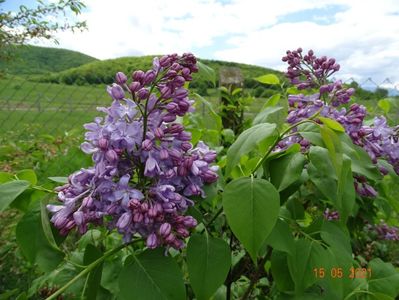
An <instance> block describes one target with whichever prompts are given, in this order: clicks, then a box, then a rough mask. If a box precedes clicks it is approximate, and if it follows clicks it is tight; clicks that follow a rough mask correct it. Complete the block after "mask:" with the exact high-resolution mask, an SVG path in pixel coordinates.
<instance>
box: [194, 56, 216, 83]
mask: <svg viewBox="0 0 399 300" xmlns="http://www.w3.org/2000/svg"><path fill="white" fill-rule="evenodd" d="M197 66H198V69H199V70H198V74H199V75H200V76H201V77H202V78H203V79H205V80H206V81H208V82H211V83H212V85H213V86H216V72H215V70H214V69H212V68H211V67H208V66H207V65H206V64H204V63H202V62H200V61H197Z"/></svg>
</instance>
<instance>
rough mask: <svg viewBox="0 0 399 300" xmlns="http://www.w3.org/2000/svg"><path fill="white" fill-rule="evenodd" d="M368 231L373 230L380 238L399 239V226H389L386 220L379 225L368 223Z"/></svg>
mask: <svg viewBox="0 0 399 300" xmlns="http://www.w3.org/2000/svg"><path fill="white" fill-rule="evenodd" d="M365 228H366V230H367V231H368V232H373V233H374V234H376V235H377V238H378V239H380V240H387V241H399V228H398V227H395V226H388V225H387V224H386V223H385V222H381V223H380V224H378V225H371V224H367V225H366V227H365Z"/></svg>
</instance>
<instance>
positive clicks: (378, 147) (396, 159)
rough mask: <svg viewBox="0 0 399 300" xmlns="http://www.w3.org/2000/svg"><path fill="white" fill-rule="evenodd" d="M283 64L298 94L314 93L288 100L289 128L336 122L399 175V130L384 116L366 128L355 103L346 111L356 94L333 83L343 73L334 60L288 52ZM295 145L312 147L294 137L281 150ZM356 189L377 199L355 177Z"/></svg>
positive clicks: (299, 51) (363, 110)
mask: <svg viewBox="0 0 399 300" xmlns="http://www.w3.org/2000/svg"><path fill="white" fill-rule="evenodd" d="M282 60H283V61H284V62H287V63H288V65H289V67H288V69H287V73H286V76H287V77H288V78H289V79H290V81H291V83H292V84H294V85H295V86H296V87H297V89H298V90H305V89H306V90H309V92H310V93H311V92H314V93H313V94H311V95H305V94H298V95H290V96H289V97H288V104H289V113H288V117H287V122H288V123H289V124H295V123H297V122H299V121H301V120H305V119H308V118H310V117H312V116H314V115H315V114H319V115H320V116H322V117H328V118H331V119H334V120H336V121H338V122H339V123H340V124H341V125H342V126H343V127H344V129H345V132H346V133H347V134H348V135H349V136H350V138H351V139H352V141H353V143H354V144H355V145H358V146H360V147H362V148H363V149H364V150H366V151H367V153H368V154H369V156H370V158H371V159H372V161H373V162H374V163H375V164H377V163H378V159H380V158H381V159H385V160H386V161H387V162H388V163H390V164H391V165H392V167H393V169H394V171H395V172H396V173H397V174H399V126H396V127H393V128H392V127H390V126H389V125H388V124H387V121H386V119H385V118H384V117H383V116H378V117H375V118H374V122H373V123H372V124H371V125H366V124H365V123H364V119H365V117H366V115H367V111H366V108H365V107H364V106H362V105H359V104H356V103H355V104H352V105H350V106H349V107H347V106H346V107H345V105H346V104H348V102H349V100H350V96H352V95H353V93H354V91H355V90H354V89H353V88H346V87H345V86H344V85H343V84H342V82H341V81H340V80H336V81H331V80H330V79H329V78H330V76H331V75H332V74H334V73H335V72H337V71H338V70H339V69H340V65H339V64H337V63H336V61H335V59H334V58H327V57H325V56H322V57H320V58H318V57H316V56H315V55H314V52H313V51H312V50H309V51H308V53H307V54H305V55H303V50H302V49H301V48H298V49H297V50H294V51H287V55H286V56H284V57H283V58H282ZM292 143H300V144H301V145H302V146H303V147H305V148H306V147H307V146H308V145H309V142H308V141H306V140H304V139H303V138H302V137H301V136H299V135H293V136H289V137H288V138H286V139H284V140H283V141H281V142H280V143H279V147H280V148H283V149H284V148H286V147H287V146H288V145H290V144H292ZM379 169H380V172H381V173H382V174H384V175H385V174H387V170H386V168H385V167H383V166H379ZM355 186H356V190H357V192H358V193H359V194H361V195H363V196H369V197H370V196H371V197H372V196H375V195H376V192H375V190H374V189H373V188H372V187H371V186H370V185H368V184H367V183H366V182H365V179H364V178H359V177H355Z"/></svg>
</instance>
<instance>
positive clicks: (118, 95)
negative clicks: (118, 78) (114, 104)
mask: <svg viewBox="0 0 399 300" xmlns="http://www.w3.org/2000/svg"><path fill="white" fill-rule="evenodd" d="M111 95H112V98H114V99H116V100H121V99H123V98H125V92H124V91H123V89H122V87H121V86H119V85H117V84H114V85H112V87H111Z"/></svg>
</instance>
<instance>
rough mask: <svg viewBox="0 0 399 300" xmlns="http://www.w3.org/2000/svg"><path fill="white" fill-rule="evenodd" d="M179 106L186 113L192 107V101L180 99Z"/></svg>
mask: <svg viewBox="0 0 399 300" xmlns="http://www.w3.org/2000/svg"><path fill="white" fill-rule="evenodd" d="M179 108H180V109H181V110H182V111H183V112H184V113H185V112H187V111H188V109H189V108H190V103H189V102H187V101H185V100H181V101H179Z"/></svg>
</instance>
